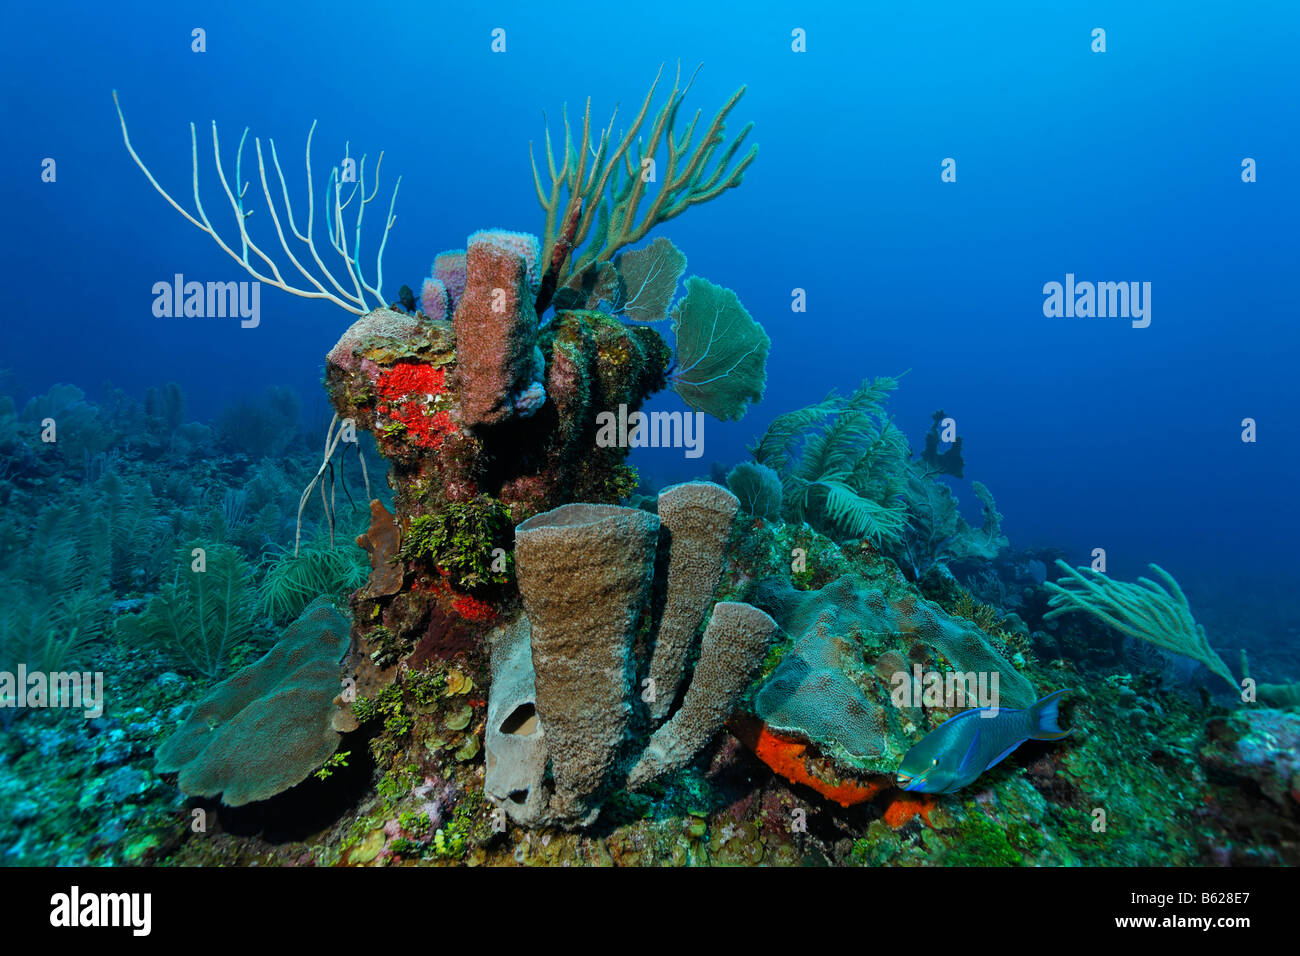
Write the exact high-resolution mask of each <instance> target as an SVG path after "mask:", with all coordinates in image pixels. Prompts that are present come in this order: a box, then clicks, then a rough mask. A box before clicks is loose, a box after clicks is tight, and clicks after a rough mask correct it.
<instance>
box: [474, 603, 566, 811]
mask: <svg viewBox="0 0 1300 956" xmlns="http://www.w3.org/2000/svg"><path fill="white" fill-rule="evenodd" d="M528 632H529V625H528V618H526V617H524V615H522V614H520V615H519V616H518V617H517V618H516V619H515V620H514V621H513V622H511V623H510V624H508V625H506V626H504V627H500V628H498V629H497V630H496V631H494V632H493V634H492V688H491V690H490V692H489V693H488V712H487V731H486V734H485V737H486V740H485V746H484V748H483V749H484V752H485V755H486V764H487V776H486V778H485V780H484V785H483V789H484V792H486V793H487V795H488V796H489V797H490V798H492V799H493V800H495V801H496V802H498V803H499V804H500V805H501V806H502V807H504V808H505V811H506V813H507V815H509V817H510V819H512V820H513V821H514V822H515V823H518V824H521V825H523V826H534V825H537V824H540V823H543V822H545V820H546V809H547V803H548V801H549V800H550V794H549V792H548V791H547V789H546V787H545V784H544V779H545V777H546V757H547V752H546V732H545V730H544V729H543V727H542V725H541V721H540V720H539V719H538V717H537V694H536V692H535V690H534V686H533V661H532V647H531V644H530V642H529V639H528V636H529V635H528Z"/></svg>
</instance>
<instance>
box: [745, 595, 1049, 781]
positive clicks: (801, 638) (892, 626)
mask: <svg viewBox="0 0 1300 956" xmlns="http://www.w3.org/2000/svg"><path fill="white" fill-rule="evenodd" d="M751 601H752V603H753V604H755V605H756V606H758V607H760V608H762V609H763V610H765V611H767V612H768V613H769V614H771V615H772V617H773V618H775V619H776V621H777V622H778V623H779V624H780V625H781V627H782V629H783V630H784V631H785V633H786V634H787V635H789V636H790V637H791V638H792V639H793V640H794V644H793V646H792V647H791V648H790V650H789V651H788V652H787V653H786V656H785V657H784V658H783V659H782V661H781V664H780V665H779V666H778V667H777V668H776V670H775V671H773V673H772V675H771V677H770V678H769V679H768V680H767V682H766V683H765V684H764V685H763V686H762V687H761V688H760V690H759V691H758V694H757V695H756V697H755V699H754V705H755V710H756V712H757V714H758V716H759V717H761V718H762V719H763V720H764V722H766V723H767V725H768V726H769V727H771V728H772V729H774V730H777V731H782V732H787V733H794V734H798V735H799V736H801V737H803V738H805V739H807V740H810V741H812V742H813V743H814V744H816V745H817V746H818V747H819V748H821V750H822V751H823V753H824V754H825V755H826V756H828V757H830V758H831V759H832V760H834V761H835V762H836V763H838V764H840V765H841V766H843V767H845V768H848V769H851V770H855V771H860V772H868V773H892V772H893V771H894V770H896V769H897V767H898V763H899V761H900V760H901V759H902V755H903V754H904V753H905V752H906V751H907V749H908V748H909V747H910V746H911V745H912V744H913V743H915V742H916V740H918V739H919V738H920V736H921V735H922V734H924V733H926V732H927V731H928V730H929V729H930V727H931V725H932V724H934V723H937V722H938V720H939V719H941V718H946V717H947V716H948V712H947V711H939V712H937V713H936V714H935V715H934V716H933V717H929V716H927V715H926V713H925V711H924V710H923V709H922V708H921V707H897V706H895V705H894V702H893V700H892V699H891V690H892V689H893V686H894V685H893V684H892V682H891V678H892V677H893V675H894V674H895V673H897V672H898V671H900V670H901V671H907V670H909V669H910V668H911V667H912V666H913V665H920V666H921V668H922V670H923V671H939V672H950V671H960V672H975V673H977V674H986V675H988V676H989V678H990V679H991V677H992V674H993V673H994V672H996V673H997V675H998V691H999V702H1000V704H1001V705H1002V706H1003V707H1028V706H1029V705H1030V704H1032V703H1033V701H1034V689H1033V687H1032V685H1030V683H1029V682H1028V681H1027V680H1025V678H1024V677H1023V676H1021V674H1020V673H1019V672H1018V671H1017V670H1016V669H1015V668H1014V667H1013V666H1012V665H1011V664H1010V663H1009V662H1008V661H1007V660H1006V659H1005V658H1004V657H1003V656H1002V655H1001V654H1000V653H999V652H998V651H997V650H996V649H995V648H994V646H993V644H992V642H991V641H990V639H989V638H988V637H987V636H986V635H985V634H984V633H983V632H982V631H980V630H978V629H977V628H975V627H974V626H973V625H971V624H970V623H969V622H967V621H963V620H960V619H957V618H953V617H950V616H949V615H948V614H946V613H945V612H944V611H943V610H941V609H940V608H938V607H936V606H935V605H934V604H932V603H930V602H929V601H926V600H924V599H921V598H918V597H916V596H915V595H913V594H911V593H910V592H909V593H907V594H904V595H903V596H902V597H901V598H899V599H897V600H889V599H887V598H886V597H885V595H884V594H883V593H882V592H881V591H878V590H875V589H873V588H869V587H867V586H866V584H865V583H864V582H863V581H861V580H860V579H859V578H856V577H854V576H852V575H845V576H843V577H841V578H839V579H837V580H835V581H832V582H831V583H830V584H828V585H826V587H824V588H822V589H821V590H820V591H798V590H795V588H793V587H792V586H791V585H790V584H789V582H787V581H784V580H780V579H772V580H768V581H764V582H762V583H760V584H759V585H758V587H757V588H756V593H755V594H754V595H753V596H752V597H751ZM958 709H964V708H958Z"/></svg>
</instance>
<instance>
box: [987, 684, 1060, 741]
mask: <svg viewBox="0 0 1300 956" xmlns="http://www.w3.org/2000/svg"><path fill="white" fill-rule="evenodd" d="M1069 692H1070V690H1069V688H1066V687H1063V688H1061V689H1060V690H1058V691H1056V692H1054V693H1051V694H1048V695H1047V696H1046V697H1044V698H1043V699H1042V700H1040V701H1038V702H1036V703H1035V704H1034V706H1032V707H1030V708H1029V717H1030V726H1031V727H1033V733H1032V734H1031V735H1030V736H1031V737H1032V738H1033V739H1034V740H1060V739H1061V738H1063V737H1068V736H1070V734H1071V733H1073V731H1072V730H1062V729H1061V728H1060V727H1059V726H1057V723H1056V721H1057V717H1058V712H1057V708H1058V707H1059V706H1060V703H1061V698H1062V697H1064V696H1065V695H1066V694H1068V693H1069ZM1013 749H1014V748H1013ZM1004 756H1005V755H1004Z"/></svg>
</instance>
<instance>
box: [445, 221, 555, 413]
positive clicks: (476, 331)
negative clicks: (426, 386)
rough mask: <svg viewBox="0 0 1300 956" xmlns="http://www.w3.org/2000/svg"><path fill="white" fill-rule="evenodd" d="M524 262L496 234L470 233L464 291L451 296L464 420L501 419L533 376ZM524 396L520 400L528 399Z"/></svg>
mask: <svg viewBox="0 0 1300 956" xmlns="http://www.w3.org/2000/svg"><path fill="white" fill-rule="evenodd" d="M527 272H528V268H527V263H526V261H525V259H524V257H523V256H522V255H520V254H519V253H518V252H517V251H516V250H515V249H514V248H513V247H512V245H511V244H510V243H506V242H501V241H498V240H497V238H496V234H493V233H475V234H474V235H473V236H471V237H470V244H469V251H468V252H467V254H466V257H465V276H466V285H465V294H464V295H463V296H461V297H460V298H458V299H457V301H456V311H455V314H454V316H453V319H452V325H453V328H454V329H455V332H456V370H457V379H458V386H459V391H460V402H461V417H462V418H463V420H464V421H465V423H466V424H467V425H471V426H474V425H491V424H496V423H497V422H502V421H505V420H506V419H508V418H510V417H512V416H514V415H515V414H516V413H517V412H518V411H521V410H522V409H519V408H516V405H515V400H516V396H518V395H520V393H522V392H524V391H526V390H527V389H528V388H529V387H530V385H531V384H532V383H533V382H534V381H535V378H534V375H533V372H534V369H535V364H536V363H535V353H536V351H537V312H536V310H535V309H534V307H533V295H532V292H531V291H530V289H529V282H528V277H527ZM533 400H534V399H533V398H532V397H531V396H530V400H529V401H526V402H525V405H526V406H527V405H530V404H532V402H533Z"/></svg>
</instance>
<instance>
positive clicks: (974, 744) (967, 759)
mask: <svg viewBox="0 0 1300 956" xmlns="http://www.w3.org/2000/svg"><path fill="white" fill-rule="evenodd" d="M979 742H980V732H979V731H978V730H976V731H975V733H974V734H972V735H971V738H970V746H969V747H967V748H966V756H964V757H962V758H961V764H960V765H959V766H958V767H957V779H959V780H960V779H962V778H964V777H965V776H966V774H967V773H969V772H970V771H971V770H974V769H975V755H976V754H977V753H978V752H979Z"/></svg>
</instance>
